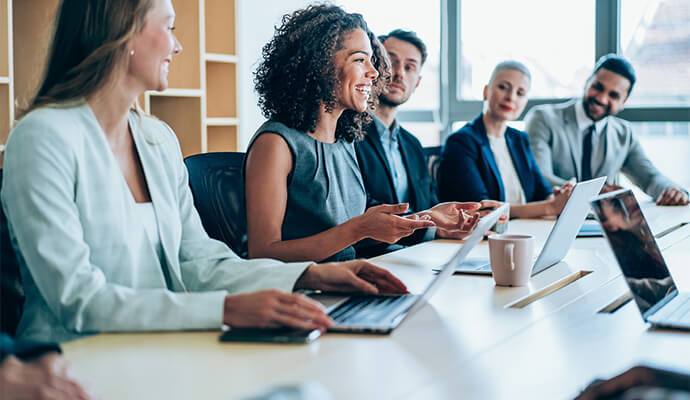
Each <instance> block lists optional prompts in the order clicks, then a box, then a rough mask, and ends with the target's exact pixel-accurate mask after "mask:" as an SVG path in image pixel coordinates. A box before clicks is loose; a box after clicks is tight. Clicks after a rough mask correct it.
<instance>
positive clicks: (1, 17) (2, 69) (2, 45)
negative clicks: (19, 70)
mask: <svg viewBox="0 0 690 400" xmlns="http://www.w3.org/2000/svg"><path fill="white" fill-rule="evenodd" d="M7 2H8V0H0V21H2V22H3V23H2V24H0V27H2V29H0V76H3V77H5V76H10V31H9V26H10V25H9V24H8V23H6V22H5V21H9V17H10V15H9V4H8V3H7ZM8 79H9V78H8Z"/></svg>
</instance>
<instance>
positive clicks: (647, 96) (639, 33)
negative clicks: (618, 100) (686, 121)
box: [621, 0, 690, 106]
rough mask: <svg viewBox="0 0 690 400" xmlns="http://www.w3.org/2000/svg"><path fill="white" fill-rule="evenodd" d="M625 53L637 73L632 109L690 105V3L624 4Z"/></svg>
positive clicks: (681, 0) (670, 0)
mask: <svg viewBox="0 0 690 400" xmlns="http://www.w3.org/2000/svg"><path fill="white" fill-rule="evenodd" d="M621 50H622V52H623V55H624V56H625V57H627V58H628V59H629V60H630V62H632V64H633V66H635V70H636V72H637V83H636V84H635V88H634V89H633V92H632V95H631V96H630V99H629V100H628V105H631V104H635V105H654V106H656V105H688V104H690V2H689V1H687V0H637V1H625V2H621Z"/></svg>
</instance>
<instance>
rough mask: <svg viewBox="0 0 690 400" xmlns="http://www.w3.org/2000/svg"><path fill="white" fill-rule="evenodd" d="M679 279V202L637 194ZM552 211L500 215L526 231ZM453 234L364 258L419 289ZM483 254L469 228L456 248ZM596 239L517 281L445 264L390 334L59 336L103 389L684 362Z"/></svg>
mask: <svg viewBox="0 0 690 400" xmlns="http://www.w3.org/2000/svg"><path fill="white" fill-rule="evenodd" d="M642 208H643V211H644V214H645V216H646V217H647V219H648V221H649V224H650V226H651V228H652V231H653V233H655V234H660V236H661V237H659V238H658V239H657V242H658V244H659V247H660V248H661V249H662V252H663V254H664V257H665V259H666V262H667V264H668V265H669V268H670V270H671V272H672V274H673V277H674V279H675V280H676V283H677V285H678V287H679V290H680V291H688V290H690V266H689V265H688V260H690V225H683V224H681V222H690V207H658V206H655V205H654V204H653V203H651V202H650V201H645V202H643V203H642ZM553 223H554V219H534V220H512V221H510V223H509V227H508V233H529V234H532V235H534V236H535V239H536V243H537V246H536V248H537V250H538V249H539V248H540V245H542V244H543V243H544V241H545V240H546V238H547V236H548V234H549V232H550V230H551V227H552V226H553ZM461 245H462V242H461V241H448V240H437V241H432V242H426V243H422V244H419V245H416V246H412V247H408V248H405V249H403V250H399V251H396V252H393V253H389V254H386V255H383V256H380V257H377V258H374V259H372V262H373V263H375V264H376V265H379V266H381V267H384V268H387V269H389V270H390V271H392V272H393V273H394V274H396V275H397V276H398V277H400V278H401V279H402V280H403V282H405V283H406V284H407V286H408V288H409V289H410V291H411V292H412V293H419V292H421V291H422V290H423V289H424V288H425V286H426V285H427V284H428V283H429V281H430V280H431V279H432V278H433V276H434V275H433V274H434V272H433V268H435V267H439V266H441V265H442V264H443V263H444V262H445V261H446V260H448V259H449V258H450V257H451V256H452V255H453V254H454V253H455V252H456V251H457V249H458V248H459V246H461ZM470 256H472V257H482V256H487V257H488V244H487V242H486V241H482V242H481V243H480V244H479V245H477V247H475V249H473V251H472V253H471V254H470ZM628 299H629V292H628V289H627V286H626V284H625V281H624V279H623V278H622V276H621V273H620V270H619V268H618V266H617V263H616V261H615V258H614V256H613V253H612V252H611V250H610V249H609V247H608V243H607V242H606V240H605V239H604V238H601V237H598V238H579V239H576V240H575V242H574V243H573V245H572V246H571V248H570V250H569V252H568V254H567V255H566V257H565V258H564V260H563V261H562V262H560V263H558V264H556V265H554V266H553V267H550V268H548V269H546V270H545V271H543V272H541V273H539V274H537V275H535V276H533V277H532V278H531V279H530V282H529V283H528V285H527V286H524V287H499V286H496V285H495V283H494V281H493V279H492V278H491V277H490V276H473V275H459V274H456V275H453V276H451V277H450V278H449V279H448V280H447V281H446V282H445V283H444V284H443V286H442V287H441V288H440V289H439V290H438V291H437V292H436V293H435V295H434V296H433V297H432V298H431V299H430V300H429V302H428V304H427V305H425V306H424V307H422V308H421V309H419V310H418V311H417V312H416V313H414V314H413V315H411V316H409V317H408V318H407V319H405V320H404V321H403V322H402V324H401V325H400V326H399V327H398V328H397V329H396V330H394V331H393V332H392V333H391V334H390V335H368V334H335V333H327V334H325V335H324V336H322V337H321V338H319V339H318V340H317V341H315V342H313V343H310V344H306V345H295V344H291V345H287V344H252V343H221V342H219V341H218V336H219V333H220V332H219V331H211V332H209V331H204V332H176V333H163V332H161V333H122V334H101V335H95V336H91V337H87V338H84V339H80V340H77V341H74V342H69V343H66V344H64V346H63V350H64V355H65V357H66V358H67V359H68V360H69V361H70V362H71V364H72V367H73V370H74V373H75V376H77V377H78V378H79V379H80V380H81V381H83V382H85V383H86V384H87V385H88V386H89V387H90V388H91V389H92V390H93V391H94V392H96V393H97V394H98V395H99V396H101V397H102V398H103V399H144V398H146V399H153V398H165V399H188V398H195V399H234V398H243V397H247V396H253V395H258V394H261V393H265V392H266V391H269V390H270V389H271V388H275V387H281V386H292V387H297V388H299V389H303V390H304V391H305V393H311V394H312V395H313V396H312V397H310V398H328V396H329V395H330V396H331V398H334V399H451V398H453V399H455V398H463V399H502V398H544V399H561V398H563V399H565V398H572V397H574V396H575V395H577V394H578V393H579V392H580V391H581V390H582V389H583V388H584V387H585V386H586V385H587V384H588V383H589V382H590V381H592V380H593V379H595V378H601V377H610V376H613V375H615V374H617V373H620V372H622V371H624V370H625V369H627V368H629V367H631V366H633V365H636V364H650V365H658V366H663V367H669V368H674V369H679V370H684V371H687V372H690V332H682V331H670V330H658V329H652V328H650V327H649V326H648V325H647V324H645V323H644V321H643V320H642V318H641V316H640V314H639V312H638V311H637V308H636V305H635V304H634V303H633V302H632V301H627V302H626V300H628Z"/></svg>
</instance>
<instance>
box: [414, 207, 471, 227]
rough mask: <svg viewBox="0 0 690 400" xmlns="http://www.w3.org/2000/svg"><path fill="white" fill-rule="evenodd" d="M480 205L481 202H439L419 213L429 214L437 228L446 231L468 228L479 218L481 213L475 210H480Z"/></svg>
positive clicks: (421, 214)
mask: <svg viewBox="0 0 690 400" xmlns="http://www.w3.org/2000/svg"><path fill="white" fill-rule="evenodd" d="M480 207H481V204H480V203H457V202H448V203H441V204H437V205H435V206H433V207H431V208H430V209H428V210H426V211H422V212H420V213H418V214H417V215H420V216H425V215H428V216H429V217H430V218H431V220H432V221H433V222H434V224H436V227H437V228H440V229H444V230H446V231H456V230H467V229H468V228H469V227H470V226H472V225H475V224H476V221H477V220H478V219H479V213H475V212H473V211H477V210H479V208H480ZM470 231H471V230H470Z"/></svg>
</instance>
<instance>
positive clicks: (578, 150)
mask: <svg viewBox="0 0 690 400" xmlns="http://www.w3.org/2000/svg"><path fill="white" fill-rule="evenodd" d="M576 101H577V100H576ZM563 125H564V130H565V132H564V134H565V136H566V139H567V140H568V143H569V146H568V147H570V156H571V157H572V160H573V165H574V166H575V176H576V177H577V180H578V181H580V180H582V170H581V169H580V164H582V139H583V137H582V133H581V132H580V131H579V130H578V129H577V119H576V118H575V102H573V104H572V105H571V106H569V107H567V108H566V109H565V110H564V113H563Z"/></svg>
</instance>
